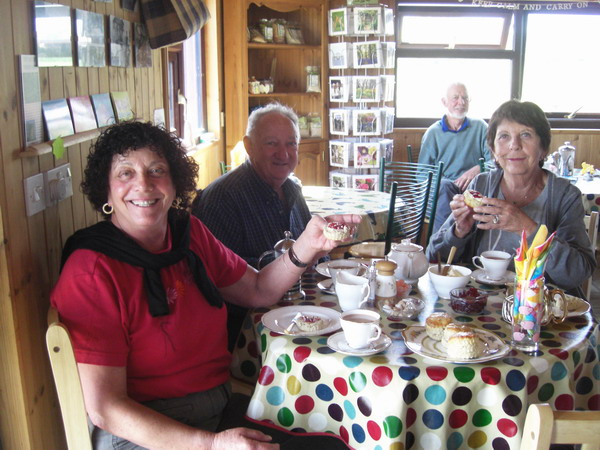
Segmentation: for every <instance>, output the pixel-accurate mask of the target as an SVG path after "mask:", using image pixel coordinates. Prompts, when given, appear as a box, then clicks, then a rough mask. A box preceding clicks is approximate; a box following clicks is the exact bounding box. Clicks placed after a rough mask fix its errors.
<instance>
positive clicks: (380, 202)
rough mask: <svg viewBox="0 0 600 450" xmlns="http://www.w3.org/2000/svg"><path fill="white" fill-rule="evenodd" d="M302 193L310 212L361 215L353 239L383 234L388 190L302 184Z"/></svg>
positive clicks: (377, 237)
mask: <svg viewBox="0 0 600 450" xmlns="http://www.w3.org/2000/svg"><path fill="white" fill-rule="evenodd" d="M302 194H303V195H304V198H305V199H306V204H307V205H308V209H309V211H310V212H311V214H318V215H320V216H329V215H332V214H358V215H360V216H363V220H362V221H361V223H360V225H359V226H358V229H357V232H356V237H355V239H354V241H355V242H363V241H368V240H378V239H383V237H384V236H385V231H386V226H387V216H388V210H389V207H390V194H389V193H387V192H379V191H368V190H364V189H343V188H334V187H325V186H304V187H303V188H302Z"/></svg>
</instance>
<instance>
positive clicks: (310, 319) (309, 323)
mask: <svg viewBox="0 0 600 450" xmlns="http://www.w3.org/2000/svg"><path fill="white" fill-rule="evenodd" d="M296 325H297V326H298V328H299V329H300V330H302V331H307V332H313V331H319V330H322V329H323V328H325V327H326V326H327V324H326V323H325V321H324V320H323V319H321V318H320V317H318V316H313V315H310V314H302V315H301V316H300V317H298V319H296Z"/></svg>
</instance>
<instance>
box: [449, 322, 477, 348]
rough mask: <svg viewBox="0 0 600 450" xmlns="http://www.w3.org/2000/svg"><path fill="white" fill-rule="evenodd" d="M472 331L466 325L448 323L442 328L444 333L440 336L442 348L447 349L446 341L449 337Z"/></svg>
mask: <svg viewBox="0 0 600 450" xmlns="http://www.w3.org/2000/svg"><path fill="white" fill-rule="evenodd" d="M472 330H473V329H472V328H471V327H470V326H468V325H463V324H460V323H454V322H452V323H449V324H448V325H446V328H444V333H443V334H442V345H443V346H444V347H448V339H450V337H451V336H454V335H455V334H456V333H463V332H465V331H472Z"/></svg>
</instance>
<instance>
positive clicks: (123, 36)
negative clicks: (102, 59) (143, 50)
mask: <svg viewBox="0 0 600 450" xmlns="http://www.w3.org/2000/svg"><path fill="white" fill-rule="evenodd" d="M109 29H110V65H111V66H115V67H129V66H130V61H131V37H130V34H131V24H130V22H129V21H128V20H125V19H121V18H120V17H115V16H109Z"/></svg>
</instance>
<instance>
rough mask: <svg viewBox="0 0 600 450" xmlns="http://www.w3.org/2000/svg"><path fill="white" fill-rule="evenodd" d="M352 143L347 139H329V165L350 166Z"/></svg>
mask: <svg viewBox="0 0 600 450" xmlns="http://www.w3.org/2000/svg"><path fill="white" fill-rule="evenodd" d="M351 152H352V143H351V142H347V141H329V165H330V166H335V167H350V162H351V161H352V153H351Z"/></svg>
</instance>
